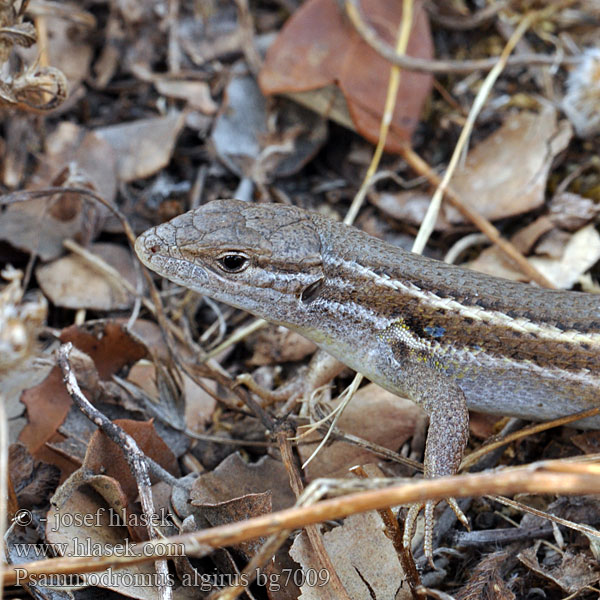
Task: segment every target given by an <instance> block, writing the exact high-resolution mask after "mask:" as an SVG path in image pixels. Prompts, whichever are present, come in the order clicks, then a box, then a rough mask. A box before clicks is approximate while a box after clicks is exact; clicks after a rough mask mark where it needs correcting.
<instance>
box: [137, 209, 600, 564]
mask: <svg viewBox="0 0 600 600" xmlns="http://www.w3.org/2000/svg"><path fill="white" fill-rule="evenodd" d="M135 250H136V253H137V255H138V257H139V258H140V260H141V261H142V263H143V264H144V265H146V266H147V267H148V268H149V269H151V270H152V271H155V272H156V273H158V274H159V275H161V276H163V277H166V278H167V279H169V280H171V281H173V282H174V283H176V284H179V285H181V286H184V287H186V288H189V289H191V290H194V291H196V292H198V293H201V294H206V295H208V296H210V297H211V298H213V299H216V300H218V301H221V302H224V303H226V304H229V305H231V306H234V307H237V308H240V309H243V310H245V311H248V312H250V313H252V314H254V315H256V316H258V317H261V318H263V319H266V320H268V321H270V322H272V323H275V324H279V325H284V326H286V327H288V328H289V329H292V330H294V331H297V332H299V333H300V334H302V335H304V336H305V337H307V338H309V339H310V340H312V341H314V342H315V343H316V344H317V345H318V346H319V347H321V348H322V349H324V350H326V351H327V352H328V353H330V354H331V355H333V356H334V357H335V358H337V359H338V360H340V361H341V362H343V363H344V364H346V365H347V366H349V367H351V368H352V369H354V370H355V371H358V372H359V373H361V374H363V375H364V376H365V377H367V378H368V379H370V380H371V381H373V382H375V383H377V384H379V385H380V386H381V387H383V388H385V389H387V390H389V391H391V392H393V393H394V394H397V395H399V396H402V397H407V398H409V399H411V400H413V401H414V402H416V403H417V404H419V405H420V406H421V407H422V408H423V409H424V410H425V411H426V413H427V414H428V415H429V430H428V435H427V442H426V446H425V455H424V474H425V477H429V478H433V477H440V476H443V475H452V474H454V473H456V471H457V470H458V468H459V465H460V462H461V459H462V456H463V453H464V450H465V447H466V444H467V440H468V431H469V427H468V423H469V415H468V408H472V409H475V410H477V411H481V412H485V413H489V414H497V415H505V416H515V417H520V418H525V419H530V420H538V421H540V420H549V419H553V418H558V417H561V416H565V415H569V414H574V413H576V412H579V411H582V410H585V409H589V408H592V407H594V406H596V405H597V398H598V394H599V392H600V352H599V350H600V295H595V294H591V293H584V292H572V291H565V290H550V289H541V288H536V287H534V286H531V285H528V284H525V283H520V282H515V281H509V280H505V279H500V278H496V277H492V276H489V275H485V274H483V273H479V272H476V271H471V270H468V269H464V268H461V267H458V266H455V265H449V264H446V263H443V262H441V261H436V260H434V259H430V258H427V257H423V256H421V255H417V254H413V253H411V252H408V251H406V250H403V249H402V248H399V247H397V246H394V245H391V244H388V243H386V242H384V241H382V240H380V239H378V238H375V237H372V236H370V235H368V234H366V233H364V232H362V231H360V230H359V229H356V228H354V227H351V226H348V225H345V224H343V223H340V222H337V221H334V220H332V219H329V218H327V217H325V216H323V215H321V214H319V213H317V212H309V211H305V210H303V209H301V208H298V207H295V206H288V205H274V204H253V203H248V202H244V201H240V200H215V201H213V202H209V203H207V204H205V205H203V206H201V207H200V208H198V209H195V210H192V211H189V212H187V213H184V214H182V215H179V216H177V217H175V218H174V219H172V220H171V221H169V222H166V223H163V224H161V225H158V226H157V227H154V228H152V229H149V230H148V231H146V232H145V233H143V234H142V235H140V236H139V237H138V239H137V240H136V243H135ZM578 425H581V426H584V427H598V428H600V417H592V418H589V419H586V420H585V421H579V422H578ZM447 501H448V502H449V503H450V505H451V506H452V507H453V509H454V510H455V512H456V513H457V515H458V516H459V518H460V519H461V521H462V522H463V523H465V524H466V525H467V526H468V522H467V521H466V517H464V515H463V514H462V512H461V511H460V509H459V508H458V506H457V505H456V503H455V502H454V500H453V499H452V498H449V499H447ZM435 505H436V503H435V502H433V501H429V502H425V503H423V504H417V505H413V506H412V507H411V508H410V509H409V512H408V515H407V517H406V520H405V529H404V538H403V543H404V545H405V546H406V547H410V541H411V539H412V536H413V534H414V528H415V525H416V520H417V517H418V514H419V513H420V511H421V510H423V509H424V518H425V533H424V551H425V555H426V557H427V558H428V559H429V562H430V563H431V564H433V559H432V557H433V548H432V540H433V526H434V512H433V511H434V508H435Z"/></svg>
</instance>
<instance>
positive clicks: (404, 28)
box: [344, 0, 413, 225]
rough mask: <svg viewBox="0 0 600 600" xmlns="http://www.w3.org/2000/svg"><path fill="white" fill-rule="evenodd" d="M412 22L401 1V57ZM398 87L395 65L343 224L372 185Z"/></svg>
mask: <svg viewBox="0 0 600 600" xmlns="http://www.w3.org/2000/svg"><path fill="white" fill-rule="evenodd" d="M412 22H413V0H403V2H402V22H401V23H400V29H399V31H398V40H397V43H396V52H397V54H398V55H401V56H403V55H404V53H405V52H406V48H407V47H408V40H409V39H410V31H411V28H412ZM399 87H400V68H399V67H398V66H397V65H393V66H392V68H391V69H390V80H389V83H388V88H387V95H386V98H385V107H384V110H383V116H382V118H381V123H380V124H379V139H378V140H377V147H376V148H375V152H374V153H373V158H372V159H371V163H370V164H369V168H368V169H367V173H366V175H365V177H364V179H363V182H362V184H361V186H360V189H359V190H358V192H357V193H356V196H354V199H353V200H352V204H351V205H350V208H349V209H348V212H347V213H346V217H345V218H344V223H346V224H347V225H352V223H354V219H356V215H357V214H358V211H359V210H360V207H361V206H362V203H363V202H364V199H365V196H366V194H367V190H368V189H369V187H370V186H371V185H372V184H373V182H372V178H373V175H375V171H377V167H378V166H379V162H380V161H381V156H382V155H383V149H384V148H385V142H386V140H387V136H388V132H389V129H390V124H391V122H392V118H393V116H394V108H395V106H396V100H397V99H398V88H399Z"/></svg>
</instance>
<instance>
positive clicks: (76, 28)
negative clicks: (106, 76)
mask: <svg viewBox="0 0 600 600" xmlns="http://www.w3.org/2000/svg"><path fill="white" fill-rule="evenodd" d="M58 6H59V7H60V9H61V12H63V14H64V13H70V14H72V15H77V14H78V13H81V12H82V11H81V10H80V8H79V6H78V4H76V3H67V2H64V3H60V4H59V5H58ZM58 12H59V11H57V10H48V11H46V12H45V14H44V15H43V16H42V15H40V16H39V18H41V19H43V25H44V28H45V31H46V37H45V40H44V48H43V52H44V54H45V56H46V57H47V61H48V64H49V65H52V66H53V67H60V72H61V76H62V78H63V79H66V82H68V86H65V87H68V88H69V90H70V91H71V92H72V91H73V90H75V89H76V88H78V87H79V86H80V85H81V83H82V82H83V81H84V79H85V78H86V77H87V76H88V74H89V70H90V63H91V60H92V56H93V49H92V44H91V38H90V35H89V34H90V30H91V28H92V27H93V26H94V25H95V23H94V21H93V19H92V20H91V21H90V20H89V19H88V20H84V19H79V20H75V19H74V20H70V19H65V18H63V16H62V15H60V14H58ZM87 14H88V15H89V13H87ZM90 16H91V15H90ZM39 53H40V48H39V45H38V46H35V47H32V48H29V49H27V50H24V49H19V55H20V56H21V57H23V58H24V60H25V62H26V63H27V64H31V65H35V64H36V62H37V61H38V58H39Z"/></svg>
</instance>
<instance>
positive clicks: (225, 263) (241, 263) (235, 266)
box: [217, 254, 248, 273]
mask: <svg viewBox="0 0 600 600" xmlns="http://www.w3.org/2000/svg"><path fill="white" fill-rule="evenodd" d="M217 262H218V263H219V266H220V267H221V268H222V269H223V271H227V273H239V272H240V271H242V270H243V269H245V268H246V267H247V266H248V259H247V258H246V257H245V256H243V255H242V254H225V256H221V257H220V258H218V259H217Z"/></svg>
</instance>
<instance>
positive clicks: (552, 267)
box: [529, 225, 600, 289]
mask: <svg viewBox="0 0 600 600" xmlns="http://www.w3.org/2000/svg"><path fill="white" fill-rule="evenodd" d="M598 260H600V235H599V234H598V232H597V231H596V229H595V227H594V225H588V226H587V227H584V228H583V229H580V230H579V231H578V232H576V233H574V234H573V235H572V236H571V238H570V240H569V242H568V243H567V245H566V247H565V250H564V253H563V255H562V257H561V258H559V259H558V260H557V259H551V258H542V257H537V256H533V257H531V258H530V259H529V262H530V263H531V264H532V265H533V266H534V267H535V268H536V269H537V270H538V271H539V272H540V273H541V274H542V275H543V276H544V277H546V278H547V279H549V280H550V281H551V282H552V283H553V284H554V285H555V286H556V287H557V288H561V289H570V288H572V287H573V285H575V283H577V281H578V279H579V278H580V277H581V275H583V274H584V273H585V272H586V271H588V270H589V269H590V268H591V267H593V266H594V265H595V264H596V263H597V262H598Z"/></svg>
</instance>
